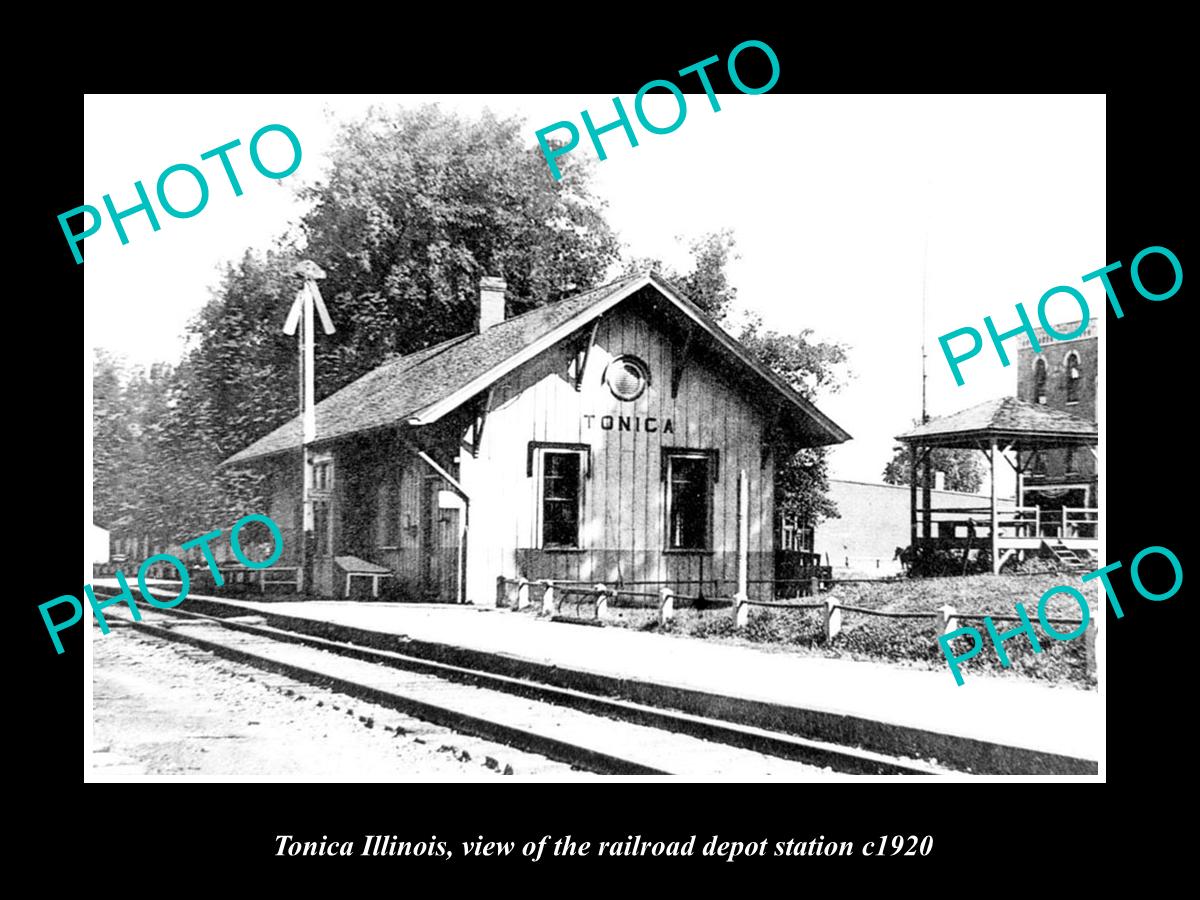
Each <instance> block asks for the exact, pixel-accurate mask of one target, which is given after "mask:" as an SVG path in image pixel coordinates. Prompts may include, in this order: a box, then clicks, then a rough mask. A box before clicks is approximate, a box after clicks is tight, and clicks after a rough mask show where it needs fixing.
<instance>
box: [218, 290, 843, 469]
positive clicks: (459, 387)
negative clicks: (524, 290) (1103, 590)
mask: <svg viewBox="0 0 1200 900" xmlns="http://www.w3.org/2000/svg"><path fill="white" fill-rule="evenodd" d="M647 286H653V287H654V288H655V289H657V290H658V292H659V293H660V294H662V295H663V296H664V297H666V298H667V299H668V300H669V301H670V302H671V303H672V304H673V305H674V306H675V307H677V308H678V309H679V310H680V311H681V312H682V313H683V314H684V315H685V316H686V317H687V318H689V319H691V320H692V321H694V322H695V323H696V324H697V325H699V326H700V327H701V328H702V329H703V330H704V331H705V332H707V333H708V334H709V335H710V336H711V337H712V338H713V339H714V340H715V341H716V342H717V343H718V344H720V345H721V346H722V347H724V348H725V349H726V350H727V351H729V352H731V353H732V354H733V355H734V356H736V357H737V358H738V359H739V360H740V361H741V362H742V363H744V364H745V365H746V366H747V367H749V368H750V369H751V370H753V372H754V373H755V374H757V375H758V376H760V377H762V378H764V379H765V380H766V381H767V382H769V383H770V385H771V386H772V387H774V388H775V390H776V391H777V392H778V393H780V394H782V396H783V399H784V400H786V401H787V405H788V406H789V407H791V408H792V409H793V410H794V411H795V412H796V413H797V414H799V415H800V416H802V418H803V420H804V422H805V424H806V426H807V427H805V428H804V429H803V430H804V431H805V433H806V434H807V435H808V436H809V438H810V439H811V440H812V442H813V444H814V445H821V444H833V443H840V442H841V441H845V440H848V439H849V437H850V435H849V434H847V433H846V432H845V431H843V430H842V429H841V428H839V427H838V426H837V425H836V424H835V423H834V422H833V421H832V420H831V419H829V418H828V417H827V416H825V415H824V414H823V413H822V412H820V411H819V410H818V409H817V408H816V407H815V406H813V405H812V404H811V403H809V402H808V401H807V400H805V399H804V398H803V397H801V396H800V395H799V394H798V393H797V392H796V391H795V390H794V389H792V387H791V386H790V385H788V384H787V383H786V382H785V381H784V380H783V379H782V378H780V377H779V376H778V375H776V374H775V373H774V372H772V371H770V370H769V369H767V368H766V367H765V366H763V365H762V364H761V363H759V362H758V361H757V360H755V359H754V358H753V357H751V356H750V354H749V353H748V352H747V351H746V350H745V348H743V347H742V346H741V345H740V344H738V343H737V342H736V341H735V340H734V339H733V338H731V337H730V336H729V335H727V334H726V333H725V332H724V331H722V330H721V328H720V327H719V326H718V325H717V324H716V323H715V322H713V320H712V319H710V318H709V317H708V316H707V315H705V314H704V313H703V312H702V311H701V310H700V309H699V308H698V307H696V306H695V304H693V303H692V302H691V301H690V300H687V299H686V298H685V297H683V296H682V295H681V294H679V293H678V292H677V291H675V289H674V288H672V287H671V286H670V285H669V284H668V283H666V282H665V281H664V280H663V279H662V278H661V277H660V276H658V275H657V274H655V273H648V274H641V275H629V276H626V277H624V278H619V279H617V280H616V281H612V282H610V283H608V284H605V285H602V286H600V287H597V288H594V289H592V290H590V291H585V292H584V293H582V294H577V295H576V296H574V297H568V298H567V299H565V300H561V301H559V302H558V303H552V304H548V305H546V306H541V307H538V308H537V309H534V310H531V311H529V312H527V313H524V314H522V315H519V316H514V317H512V318H510V319H505V320H504V321H502V322H499V323H497V324H496V325H493V326H492V327H491V328H488V329H487V330H486V331H484V332H482V333H479V334H465V335H461V336H459V337H456V338H453V339H451V340H449V341H445V342H443V343H441V344H438V345H436V346H434V347H428V348H426V349H424V350H420V351H417V352H416V353H411V354H409V355H407V356H402V357H399V358H397V359H394V360H390V361H389V362H386V363H384V364H383V365H381V366H379V367H378V368H376V369H374V370H372V371H371V372H368V373H367V374H366V375H363V376H362V377H361V378H359V379H358V380H356V381H354V382H351V383H350V384H348V385H346V387H344V388H342V389H341V390H340V391H337V392H336V393H334V394H331V395H330V396H329V397H326V398H325V399H324V400H322V401H321V402H320V403H318V404H317V406H316V410H315V412H316V420H317V421H316V426H317V427H316V441H317V442H318V443H319V442H324V441H329V440H332V439H334V438H338V437H345V436H348V435H351V434H355V433H357V432H362V431H368V430H370V429H373V428H379V427H384V426H389V425H400V424H407V425H410V426H421V425H429V424H432V423H434V422H437V421H438V420H439V419H441V418H442V417H443V416H445V415H446V414H447V413H450V412H452V411H454V410H455V409H457V408H458V407H460V406H461V405H462V404H463V403H465V402H467V401H468V400H470V399H471V398H472V397H474V396H475V395H477V394H478V393H480V392H481V391H483V390H486V389H487V388H488V387H489V386H490V385H492V384H494V383H495V382H496V381H498V380H499V379H500V378H503V377H504V376H505V375H507V374H508V373H509V372H511V371H512V370H513V369H516V368H517V367H518V366H520V365H522V364H524V363H525V362H527V361H529V360H530V359H533V358H534V357H535V356H537V355H538V354H539V353H542V352H544V351H545V350H547V349H549V348H550V347H552V346H554V345H555V344H557V343H558V342H559V341H561V340H563V339H564V338H566V337H568V336H569V335H571V334H572V333H573V332H575V331H577V330H579V329H580V328H582V327H584V326H585V325H587V324H589V323H590V322H591V321H593V320H594V319H596V318H598V317H599V316H601V315H603V314H604V313H605V312H607V311H608V310H610V309H612V308H613V307H614V306H616V305H617V304H618V303H620V302H621V301H623V300H625V299H626V298H628V297H631V296H632V295H633V294H635V293H637V292H638V291H639V290H641V289H642V288H644V287H647ZM300 444H301V419H300V417H299V416H297V417H296V418H295V419H293V420H292V421H290V422H288V423H287V424H285V425H282V426H281V427H279V428H277V429H275V430H274V431H272V432H271V433H269V434H267V435H265V436H264V437H262V438H260V439H259V440H257V441H255V442H254V443H253V444H251V445H250V446H249V447H246V448H245V449H244V450H242V451H240V452H238V453H236V454H234V455H233V456H231V457H230V458H229V459H227V460H226V461H225V463H224V464H225V465H229V464H232V463H239V462H245V461H247V460H251V459H255V458H257V457H262V456H269V455H271V454H275V453H281V452H284V451H287V450H294V449H296V448H298V447H299V446H300Z"/></svg>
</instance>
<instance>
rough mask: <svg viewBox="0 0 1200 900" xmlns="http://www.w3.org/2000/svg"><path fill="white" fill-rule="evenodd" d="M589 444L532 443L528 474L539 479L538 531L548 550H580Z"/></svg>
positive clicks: (543, 544) (544, 546) (542, 542)
mask: <svg viewBox="0 0 1200 900" xmlns="http://www.w3.org/2000/svg"><path fill="white" fill-rule="evenodd" d="M589 454H590V448H589V447H588V446H587V445H586V444H537V443H531V444H530V446H529V471H528V474H529V475H530V476H532V477H535V478H536V479H537V482H536V483H537V491H538V500H537V513H538V532H539V537H540V540H541V546H542V547H543V548H546V549H578V548H579V547H581V546H582V544H581V540H580V525H581V523H582V521H583V483H584V479H585V478H586V477H587V474H588V464H589V458H590V456H589Z"/></svg>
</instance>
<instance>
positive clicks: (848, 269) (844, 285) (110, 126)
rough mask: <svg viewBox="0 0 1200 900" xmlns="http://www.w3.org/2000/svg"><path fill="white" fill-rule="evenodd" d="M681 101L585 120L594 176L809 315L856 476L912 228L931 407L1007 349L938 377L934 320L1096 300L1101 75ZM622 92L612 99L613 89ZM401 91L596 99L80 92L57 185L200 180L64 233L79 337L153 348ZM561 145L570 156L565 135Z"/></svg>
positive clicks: (456, 105) (155, 351) (902, 320)
mask: <svg viewBox="0 0 1200 900" xmlns="http://www.w3.org/2000/svg"><path fill="white" fill-rule="evenodd" d="M648 77H649V76H648ZM687 99H688V115H687V119H686V120H685V122H684V123H683V125H682V126H681V127H680V128H679V129H678V130H676V131H675V132H674V133H672V134H669V135H652V134H649V133H647V132H645V131H644V130H643V129H641V127H640V125H638V124H637V122H636V119H634V128H635V130H636V131H637V133H638V139H639V142H640V143H639V146H638V147H637V148H636V149H635V148H631V147H630V146H629V145H628V143H627V141H626V139H625V137H624V134H623V132H622V131H620V130H617V131H613V132H610V133H608V134H606V135H604V145H605V148H606V150H607V151H608V160H607V161H605V162H603V163H599V164H598V165H596V167H595V176H596V177H595V189H596V192H597V193H598V194H599V195H600V196H601V197H603V198H604V199H605V200H607V202H608V205H609V206H608V214H607V217H608V221H609V223H610V224H611V225H612V227H613V228H614V229H615V230H616V231H617V234H618V236H619V238H620V239H621V241H622V242H623V243H624V244H625V245H626V246H625V249H626V252H627V254H628V255H633V256H655V257H659V258H662V259H663V260H664V261H666V262H667V263H669V264H673V265H675V266H677V267H679V268H686V267H687V265H688V258H687V252H686V244H687V243H688V242H689V241H690V239H691V238H694V237H698V236H700V235H702V234H703V233H705V232H708V231H714V230H717V229H719V228H724V227H729V228H732V229H733V231H734V233H735V236H736V239H737V242H738V250H739V252H740V254H741V258H740V259H739V260H737V261H735V262H734V263H733V264H732V265H731V266H730V269H729V274H730V277H731V279H732V281H733V284H734V285H736V287H737V288H738V291H739V300H740V305H741V306H742V307H744V308H747V309H752V310H755V311H757V312H758V313H760V314H761V315H762V317H763V319H764V323H765V325H766V326H767V327H769V328H774V329H776V330H779V331H794V330H798V329H801V328H812V329H814V332H815V336H816V337H817V338H820V339H827V340H837V341H842V342H845V343H847V344H849V345H850V347H851V351H850V364H851V368H852V370H853V372H854V373H855V378H854V379H853V380H852V381H851V382H850V383H849V384H848V385H847V387H846V388H844V389H843V391H842V392H841V393H840V394H836V395H831V396H827V397H825V398H822V399H821V400H820V401H819V405H820V406H821V408H822V410H823V411H825V412H826V413H827V414H828V415H830V416H831V417H832V418H833V419H834V420H835V421H836V422H838V424H840V425H841V426H842V427H843V428H845V429H846V430H848V431H849V432H850V433H851V434H852V435H853V436H854V440H852V441H850V442H848V443H846V444H844V445H842V446H840V447H838V448H837V449H835V450H834V452H833V454H832V459H831V470H832V474H833V475H834V476H835V477H840V478H852V479H857V480H863V481H878V480H879V476H880V473H881V472H882V470H883V467H884V464H885V463H886V461H887V460H888V459H889V458H890V456H891V448H892V446H893V444H894V441H893V439H892V438H893V436H894V435H896V434H898V433H900V432H901V431H904V430H906V429H907V428H908V426H909V424H910V420H911V419H913V418H914V417H916V416H918V415H919V414H920V403H921V378H920V375H921V369H920V366H921V359H920V346H921V332H922V322H921V294H922V275H923V265H922V260H923V255H924V253H925V246H926V240H927V241H928V281H927V287H926V291H927V296H928V319H927V326H926V332H925V334H926V339H927V342H928V345H929V346H928V352H929V364H928V370H929V382H928V386H929V410H930V414H931V415H940V414H943V413H948V412H953V411H955V410H957V409H961V408H963V407H966V406H970V405H972V404H975V403H979V402H981V401H983V400H987V399H990V398H992V397H997V396H1001V395H1004V394H1010V393H1013V392H1014V391H1015V385H1016V372H1015V368H1014V367H1012V366H1010V367H1008V368H1003V367H1001V365H1000V363H999V360H998V359H997V358H996V356H995V354H994V352H993V351H991V349H990V346H989V347H986V348H985V351H984V353H981V354H980V355H979V356H978V357H976V358H975V359H973V360H971V361H970V362H969V363H966V364H965V366H964V369H963V371H964V375H965V377H966V384H965V386H963V387H958V386H956V385H955V383H954V380H953V378H952V377H951V374H950V370H949V367H948V366H947V365H946V362H945V360H944V358H943V357H942V356H941V352H940V349H939V347H938V343H937V337H938V336H939V335H941V334H945V333H947V332H949V331H951V330H953V329H956V328H959V327H962V326H965V325H971V326H973V327H975V328H977V329H978V330H979V331H980V332H981V333H982V332H983V317H984V316H985V315H992V316H993V317H994V319H995V321H996V323H997V326H998V327H1000V328H1001V329H1002V330H1007V329H1008V328H1011V327H1013V326H1015V325H1016V324H1017V318H1016V313H1015V311H1014V310H1013V306H1014V304H1016V303H1017V302H1023V303H1024V304H1025V307H1026V309H1027V310H1028V312H1029V315H1030V318H1031V319H1033V320H1034V322H1035V324H1036V314H1037V311H1036V310H1037V301H1038V299H1039V298H1040V297H1041V295H1042V294H1043V293H1044V292H1045V291H1046V290H1048V289H1049V288H1051V287H1053V286H1055V285H1059V284H1066V285H1071V286H1074V287H1076V288H1077V289H1079V290H1081V291H1082V292H1083V294H1084V295H1085V296H1086V297H1087V299H1088V302H1089V303H1090V305H1091V307H1092V310H1093V314H1095V313H1096V312H1099V311H1101V310H1102V309H1103V306H1104V302H1105V301H1104V292H1103V288H1102V287H1101V286H1100V285H1099V283H1098V281H1093V282H1090V283H1089V284H1087V285H1083V284H1082V283H1081V282H1080V276H1081V275H1083V274H1084V273H1086V272H1091V271H1093V270H1094V269H1098V268H1100V267H1101V266H1103V265H1104V264H1105V263H1107V262H1109V260H1107V259H1106V258H1105V142H1104V135H1105V102H1104V97H1103V96H1086V97H1078V96H1075V97H1040V96H1039V97H969V96H950V97H898V96H885V97H860V96H848V97H819V96H806V95H772V94H769V93H768V94H763V95H758V96H742V95H739V94H735V95H719V100H720V104H721V111H720V112H717V113H714V112H713V111H712V109H711V107H710V106H709V104H708V101H707V99H706V98H705V97H704V95H703V94H695V95H690V94H689V95H687ZM622 101H623V103H624V105H625V107H626V109H627V110H628V111H629V114H630V116H631V117H632V116H633V98H632V97H631V96H624V95H623V96H622ZM421 102H438V103H440V104H441V105H442V106H443V107H444V108H447V109H451V110H455V111H458V112H461V113H464V114H469V115H473V114H475V113H477V112H478V111H479V110H480V109H482V108H483V107H484V106H488V107H490V108H491V109H492V110H493V111H495V112H496V113H497V114H500V115H508V114H519V115H522V116H523V117H524V118H525V119H526V122H527V126H528V127H527V134H528V140H529V144H530V145H531V146H533V145H535V143H536V141H535V138H534V132H535V131H536V130H537V129H538V128H542V127H545V126H547V125H550V124H551V123H553V122H556V121H559V120H562V119H571V120H573V121H574V122H575V123H576V125H577V127H579V128H580V130H581V131H582V130H583V129H582V124H581V121H580V116H579V112H580V110H583V109H587V110H588V111H589V112H590V113H591V115H592V118H593V120H594V122H595V123H596V124H597V125H601V124H603V123H606V122H608V121H611V120H612V118H613V115H612V114H611V111H612V109H613V107H612V100H611V95H543V96H499V95H491V96H466V95H452V96H440V97H432V96H427V97H417V96H394V95H393V96H381V95H376V96H365V95H364V96H357V95H356V96H340V95H321V96H304V95H280V96H268V95H263V96H252V95H239V96H171V95H153V96H88V97H87V98H86V102H85V106H84V134H85V146H84V196H83V197H82V198H80V202H81V203H89V204H91V205H93V206H96V207H98V208H102V207H103V202H102V199H101V198H102V196H103V195H104V194H106V193H111V194H112V195H113V202H114V203H115V204H116V206H117V208H118V209H119V210H120V209H124V208H127V207H129V206H133V205H134V204H135V203H136V202H137V198H136V194H135V193H134V189H133V182H134V181H135V180H138V179H140V180H141V181H142V183H143V185H144V186H145V188H146V190H147V193H149V194H150V195H151V197H152V198H153V192H154V185H155V183H156V181H157V178H158V175H159V173H160V172H162V171H163V170H164V169H165V168H167V167H168V166H170V165H172V164H175V163H180V162H186V163H190V164H192V165H195V166H197V167H198V168H200V169H201V171H203V172H204V173H205V175H206V177H207V178H208V182H209V188H210V192H211V193H210V198H209V203H208V206H207V207H206V208H205V209H204V210H203V211H202V212H201V213H199V214H198V215H196V216H195V217H193V218H190V219H173V218H171V217H169V216H167V215H166V214H164V213H163V212H162V211H161V208H159V207H158V202H157V200H156V199H154V200H153V202H154V204H155V207H156V210H157V211H158V214H159V219H160V225H161V226H162V227H161V230H160V231H158V232H152V231H151V228H150V226H149V223H148V222H147V220H146V217H145V216H144V215H143V214H137V215H135V216H133V217H131V218H129V219H126V220H125V226H126V229H127V230H128V232H129V238H130V243H129V244H128V245H125V246H122V245H121V244H120V242H119V241H118V238H117V235H116V232H115V230H114V229H113V227H112V224H111V222H108V221H107V219H106V221H105V224H104V226H103V227H102V228H101V230H100V232H98V233H97V234H96V235H95V236H94V237H92V238H89V239H87V241H86V251H85V252H86V254H87V257H86V260H87V261H86V263H85V264H84V266H85V273H84V278H85V295H86V304H85V306H86V313H85V317H86V318H85V322H86V325H85V327H86V329H87V334H88V338H87V339H86V340H85V344H86V345H87V346H89V347H91V346H102V347H105V348H107V349H109V350H112V351H114V352H117V353H120V354H123V355H125V356H126V357H128V358H129V359H130V360H132V361H134V362H137V363H143V364H147V363H150V362H153V361H155V360H166V361H171V362H174V361H177V360H178V359H179V357H180V354H181V351H182V349H183V332H184V327H185V325H186V323H187V321H188V320H189V319H190V318H191V317H192V316H193V315H194V314H195V313H196V312H197V311H198V310H199V309H200V307H201V306H202V305H203V304H204V303H205V301H206V300H207V299H208V297H209V291H210V289H211V288H213V287H215V286H216V284H217V276H218V271H219V267H220V266H221V265H222V264H223V263H225V262H226V261H229V260H232V259H236V258H238V257H240V256H241V255H242V253H243V252H244V251H245V250H246V248H248V247H253V248H256V249H265V248H266V247H268V246H269V245H270V244H271V242H272V240H273V239H274V238H275V237H276V236H277V235H280V234H283V233H285V232H286V231H287V230H288V227H289V224H290V223H291V222H294V221H295V220H296V219H297V218H298V216H299V215H300V213H301V212H302V211H303V208H302V206H301V205H300V203H299V201H298V200H297V199H296V197H295V189H296V188H297V187H299V186H300V185H301V184H305V183H310V182H311V181H313V180H315V179H317V178H318V177H319V175H320V174H321V172H322V171H323V169H324V167H325V165H326V157H325V153H326V150H327V148H328V145H329V141H330V138H331V137H332V133H333V131H332V127H331V126H332V124H333V123H334V122H335V121H336V120H341V119H347V118H354V117H356V116H358V115H360V114H361V113H362V112H363V111H365V110H366V108H367V107H368V106H369V105H371V104H372V103H376V104H387V105H405V106H410V105H417V104H419V103H421ZM646 109H647V115H648V116H649V118H650V120H651V121H652V122H655V123H663V124H665V123H668V122H670V121H672V120H673V119H674V117H675V104H674V100H673V99H672V98H671V97H670V96H669V95H663V96H661V97H655V98H654V102H648V103H647V107H646ZM269 123H282V124H284V125H287V126H288V127H289V128H291V129H292V130H293V131H294V132H295V133H296V134H297V136H298V137H299V139H300V142H301V145H302V147H303V151H304V158H303V161H302V163H301V165H300V168H299V169H298V170H297V172H296V173H295V174H294V175H292V176H289V177H288V178H285V179H283V180H282V181H281V182H278V183H277V182H275V181H271V180H268V179H266V178H263V177H262V176H260V175H259V174H258V173H257V172H256V171H255V170H254V168H253V167H252V165H251V164H250V160H249V156H248V145H249V140H250V136H251V135H252V134H253V133H254V132H255V131H256V130H257V129H258V128H260V127H261V126H263V125H266V124H269ZM235 138H239V139H241V141H242V146H241V147H239V148H237V149H236V150H235V151H233V153H232V154H231V159H232V160H233V162H234V165H235V169H236V171H237V172H238V175H239V179H240V181H241V184H242V187H243V189H244V194H243V195H242V196H241V197H234V196H233V194H232V191H231V189H230V188H229V185H228V182H227V181H226V180H225V177H224V175H223V174H222V173H221V171H220V166H219V163H218V162H217V161H216V160H209V161H206V162H201V160H200V154H201V153H202V152H204V151H207V150H210V149H212V148H213V147H216V146H218V145H220V144H224V143H226V142H228V141H230V140H233V139H235ZM262 148H263V156H264V162H266V163H267V164H269V165H270V164H272V163H274V165H273V167H278V168H282V167H283V166H284V165H286V162H287V161H288V160H289V159H290V156H289V152H288V148H287V143H286V141H285V139H284V138H283V137H281V136H279V135H272V136H270V137H269V138H267V139H265V140H264V142H263V144H262ZM275 151H278V152H275ZM573 153H576V154H589V155H590V154H591V153H592V150H591V147H590V142H589V141H588V139H587V136H586V133H584V136H583V140H582V143H581V145H580V146H579V148H577V149H576V150H575V151H573ZM564 159H569V157H564ZM549 178H550V175H549V171H548V170H547V179H548V180H549ZM188 181H189V179H188V178H187V176H186V175H175V176H172V179H171V181H170V182H169V186H170V193H169V197H170V198H171V199H172V200H173V202H174V203H175V204H176V205H177V206H179V207H181V208H185V209H186V208H187V207H189V206H191V205H192V204H193V202H194V199H195V195H193V197H191V198H189V196H188V194H187V193H186V190H185V189H184V185H186V184H187V183H188ZM189 199H190V200H191V202H189ZM64 211H65V210H64ZM677 235H679V236H682V237H683V238H684V240H683V241H681V242H676V241H675V236H677ZM63 252H64V253H67V254H69V248H68V246H67V244H66V242H65V241H64V242H63ZM1075 317H1077V311H1076V307H1075V306H1074V304H1073V303H1071V302H1070V301H1068V300H1064V299H1062V298H1061V297H1060V298H1057V299H1056V300H1055V301H1054V302H1053V303H1052V304H1051V313H1050V320H1051V321H1052V322H1057V321H1066V320H1070V319H1072V318H1075ZM280 324H281V325H282V323H280ZM985 340H986V337H985ZM1010 346H1012V347H1013V348H1014V349H1013V351H1012V356H1013V357H1014V358H1015V341H1013V342H1010ZM1004 468H1007V467H1004Z"/></svg>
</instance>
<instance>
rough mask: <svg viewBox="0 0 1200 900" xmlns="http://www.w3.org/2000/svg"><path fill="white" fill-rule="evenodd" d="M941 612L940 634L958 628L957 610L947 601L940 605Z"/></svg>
mask: <svg viewBox="0 0 1200 900" xmlns="http://www.w3.org/2000/svg"><path fill="white" fill-rule="evenodd" d="M940 611H941V614H942V632H941V633H942V634H949V633H950V632H952V631H957V630H958V610H957V609H955V608H954V607H953V606H951V605H950V604H949V603H947V604H946V605H945V606H943V607H941V610H940Z"/></svg>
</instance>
